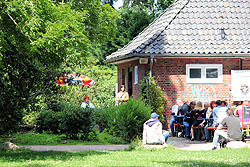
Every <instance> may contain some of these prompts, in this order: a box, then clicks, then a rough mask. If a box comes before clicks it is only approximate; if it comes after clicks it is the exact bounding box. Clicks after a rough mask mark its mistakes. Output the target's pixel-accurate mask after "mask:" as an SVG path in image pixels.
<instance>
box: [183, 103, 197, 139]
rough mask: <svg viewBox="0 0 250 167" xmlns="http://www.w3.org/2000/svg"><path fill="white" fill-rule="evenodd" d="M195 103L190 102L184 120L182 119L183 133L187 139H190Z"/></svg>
mask: <svg viewBox="0 0 250 167" xmlns="http://www.w3.org/2000/svg"><path fill="white" fill-rule="evenodd" d="M195 105H196V102H195V101H192V102H190V105H189V106H188V111H187V112H186V113H185V116H184V119H183V125H184V133H185V135H186V138H187V139H190V138H191V137H190V125H192V124H193V122H194V120H193V119H192V118H193V109H194V108H195Z"/></svg>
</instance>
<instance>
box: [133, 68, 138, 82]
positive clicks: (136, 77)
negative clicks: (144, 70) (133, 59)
mask: <svg viewBox="0 0 250 167" xmlns="http://www.w3.org/2000/svg"><path fill="white" fill-rule="evenodd" d="M134 73H135V80H134V84H138V66H135V69H134Z"/></svg>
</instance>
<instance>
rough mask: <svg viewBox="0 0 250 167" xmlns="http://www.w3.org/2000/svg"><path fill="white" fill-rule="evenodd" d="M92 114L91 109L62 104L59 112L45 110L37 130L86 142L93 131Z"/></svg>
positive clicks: (39, 118)
mask: <svg viewBox="0 0 250 167" xmlns="http://www.w3.org/2000/svg"><path fill="white" fill-rule="evenodd" d="M91 112H92V111H91V109H83V108H81V107H80V106H75V105H68V104H62V105H61V106H60V110H59V111H53V110H43V111H41V113H40V115H39V116H38V118H37V126H38V127H37V130H38V131H39V132H43V131H48V132H52V133H53V134H65V135H66V137H67V138H71V139H85V140H86V139H87V138H88V135H89V133H90V132H91V130H92V120H91Z"/></svg>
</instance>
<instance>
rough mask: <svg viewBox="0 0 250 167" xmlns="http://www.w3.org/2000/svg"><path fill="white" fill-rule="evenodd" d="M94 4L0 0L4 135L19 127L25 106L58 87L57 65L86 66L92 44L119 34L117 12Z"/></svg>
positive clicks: (1, 131) (0, 121)
mask: <svg viewBox="0 0 250 167" xmlns="http://www.w3.org/2000/svg"><path fill="white" fill-rule="evenodd" d="M91 2H93V1H90V0H86V4H84V3H83V4H81V3H82V1H68V2H64V3H63V2H60V1H52V0H41V1H36V0H11V1H7V0H6V1H5V0H0V86H1V88H0V98H1V102H0V108H1V111H0V112H1V113H0V125H1V127H0V134H6V133H8V132H12V131H15V130H17V125H18V123H19V122H20V119H21V117H22V115H23V110H26V109H27V108H28V106H29V105H35V104H36V103H35V102H36V100H37V97H38V96H39V95H41V94H44V93H46V92H48V93H51V92H53V91H55V90H56V88H55V84H53V81H55V76H56V74H57V72H56V69H58V68H59V67H60V66H61V65H62V64H63V65H64V66H74V65H84V64H85V62H86V58H87V56H88V54H89V48H90V46H91V45H92V43H97V42H101V41H105V40H107V39H109V37H110V36H113V30H114V29H115V27H116V26H115V24H114V23H115V20H116V18H117V16H118V15H117V13H116V11H115V10H114V9H112V8H111V7H110V6H109V5H101V2H100V1H99V0H96V1H94V3H91ZM76 4H81V5H80V6H78V7H77V5H76ZM91 4H92V6H91ZM84 5H90V6H84ZM48 90H50V91H48Z"/></svg>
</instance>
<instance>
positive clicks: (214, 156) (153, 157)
mask: <svg viewBox="0 0 250 167" xmlns="http://www.w3.org/2000/svg"><path fill="white" fill-rule="evenodd" d="M249 165H250V149H249V148H244V149H234V150H233V149H227V148H226V149H221V150H214V151H212V150H211V151H182V150H178V149H175V148H173V147H168V148H166V149H162V150H133V151H82V152H52V151H48V152H34V151H28V150H22V151H16V152H0V166H4V167H8V166H15V167H18V166H26V167H28V166H29V167H30V166H34V167H42V166H44V167H45V166H46V167H52V166H60V167H62V166H65V167H74V166H75V167H80V166H171V167H173V166H181V167H186V166H197V167H198V166H204V167H212V166H224V167H228V166H235V167H240V166H246V167H249Z"/></svg>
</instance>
